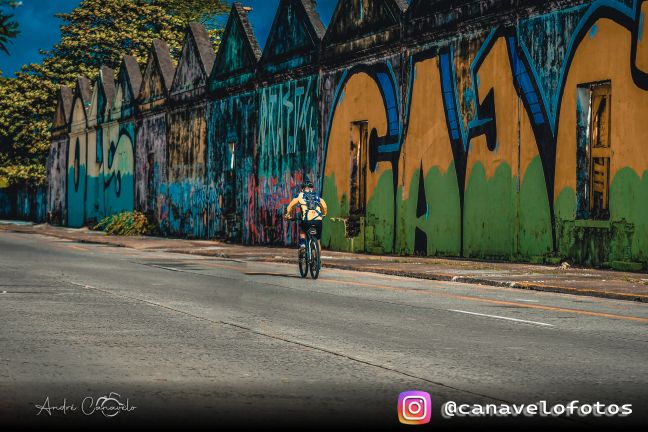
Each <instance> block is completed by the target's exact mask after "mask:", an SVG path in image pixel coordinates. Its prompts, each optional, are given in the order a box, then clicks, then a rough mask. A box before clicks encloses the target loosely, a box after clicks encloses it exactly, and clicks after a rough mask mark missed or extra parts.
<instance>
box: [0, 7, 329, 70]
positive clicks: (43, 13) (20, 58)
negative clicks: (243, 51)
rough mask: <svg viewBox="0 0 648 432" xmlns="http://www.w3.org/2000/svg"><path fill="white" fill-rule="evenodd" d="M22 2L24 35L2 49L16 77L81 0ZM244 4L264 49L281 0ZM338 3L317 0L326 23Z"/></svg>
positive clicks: (3, 61)
mask: <svg viewBox="0 0 648 432" xmlns="http://www.w3.org/2000/svg"><path fill="white" fill-rule="evenodd" d="M22 3H23V4H22V6H20V7H19V8H17V9H15V10H14V11H13V14H14V15H15V20H16V21H18V23H19V24H20V35H19V36H18V38H16V39H15V40H14V41H13V43H12V44H10V45H9V53H10V55H9V56H7V55H6V54H4V53H1V52H0V70H2V71H3V74H4V75H5V76H12V75H13V74H14V72H16V71H18V70H20V68H21V66H22V65H23V64H27V63H34V62H39V61H40V59H41V55H40V54H39V53H38V50H39V49H44V50H48V49H50V48H51V47H52V45H54V44H55V43H57V42H58V41H59V39H60V33H59V26H60V25H61V22H60V20H59V19H57V18H56V17H55V16H54V14H55V13H57V12H70V11H71V10H72V9H74V8H75V7H76V6H77V5H78V4H79V0H22ZM230 3H231V2H230ZM241 3H243V4H244V5H245V6H250V7H252V8H253V10H252V12H251V13H250V16H249V17H250V22H251V24H252V27H253V28H254V33H255V34H256V37H257V39H258V40H259V44H260V45H261V47H262V48H263V46H264V44H265V41H266V39H267V37H268V33H269V32H270V27H271V26H272V20H273V18H274V14H275V12H276V9H277V5H278V4H279V0H246V1H241ZM336 4H337V0H318V1H317V9H318V12H319V13H320V16H321V18H322V21H323V22H324V25H328V23H329V21H330V19H331V15H332V14H333V9H335V5H336Z"/></svg>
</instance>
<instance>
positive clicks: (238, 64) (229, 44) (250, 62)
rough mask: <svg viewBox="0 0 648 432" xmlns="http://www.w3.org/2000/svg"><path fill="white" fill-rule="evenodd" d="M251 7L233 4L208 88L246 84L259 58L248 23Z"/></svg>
mask: <svg viewBox="0 0 648 432" xmlns="http://www.w3.org/2000/svg"><path fill="white" fill-rule="evenodd" d="M251 11H252V8H248V7H244V6H243V5H242V4H241V3H239V2H234V4H233V5H232V10H231V12H230V14H229V18H228V20H227V24H226V25H225V31H224V33H223V39H222V40H221V44H220V47H219V48H218V53H217V54H216V61H215V62H214V67H213V69H212V73H211V79H210V81H211V83H212V89H220V88H223V87H229V86H233V85H240V84H245V83H247V82H248V81H249V80H250V78H251V77H252V76H253V75H254V72H255V68H256V65H257V63H258V61H259V59H260V58H261V48H259V43H258V42H257V39H256V37H255V36H254V31H252V26H251V25H250V22H249V20H248V13H249V12H251Z"/></svg>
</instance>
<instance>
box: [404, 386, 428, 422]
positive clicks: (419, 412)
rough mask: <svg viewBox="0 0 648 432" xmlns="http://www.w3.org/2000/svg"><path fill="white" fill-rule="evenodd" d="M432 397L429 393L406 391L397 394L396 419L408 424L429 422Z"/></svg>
mask: <svg viewBox="0 0 648 432" xmlns="http://www.w3.org/2000/svg"><path fill="white" fill-rule="evenodd" d="M431 416H432V398H431V397H430V393H426V392H422V391H407V392H403V393H401V394H400V395H398V420H400V422H401V423H403V424H408V425H423V424H427V423H430V417H431Z"/></svg>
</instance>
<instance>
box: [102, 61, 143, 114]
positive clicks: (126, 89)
mask: <svg viewBox="0 0 648 432" xmlns="http://www.w3.org/2000/svg"><path fill="white" fill-rule="evenodd" d="M141 86H142V72H141V71H140V67H139V64H138V63H137V60H136V59H135V57H133V56H130V55H125V56H123V57H122V62H121V65H120V67H119V75H118V77H117V85H116V89H115V97H114V98H113V103H112V106H111V109H110V112H111V115H110V117H111V118H112V119H115V118H119V117H127V116H130V115H132V114H133V112H134V111H133V110H132V107H133V106H134V103H135V98H136V97H137V95H139V90H140V87H141Z"/></svg>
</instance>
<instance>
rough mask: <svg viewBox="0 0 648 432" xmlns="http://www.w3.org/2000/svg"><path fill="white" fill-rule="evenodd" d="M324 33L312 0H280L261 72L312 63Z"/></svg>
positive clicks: (262, 58)
mask: <svg viewBox="0 0 648 432" xmlns="http://www.w3.org/2000/svg"><path fill="white" fill-rule="evenodd" d="M325 33H326V28H325V27H324V24H323V23H322V20H321V19H320V16H319V14H318V13H317V10H316V4H315V1H314V0H281V2H280V3H279V7H278V8H277V12H276V14H275V17H274V20H273V22H272V28H271V29H270V34H269V36H268V40H267V42H266V45H265V48H264V50H263V55H262V57H261V66H260V68H261V69H262V71H263V72H265V73H274V72H278V71H281V70H286V69H291V68H297V67H300V66H304V65H306V64H308V63H315V54H316V53H317V51H319V47H320V44H321V41H322V38H323V37H324V34H325Z"/></svg>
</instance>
